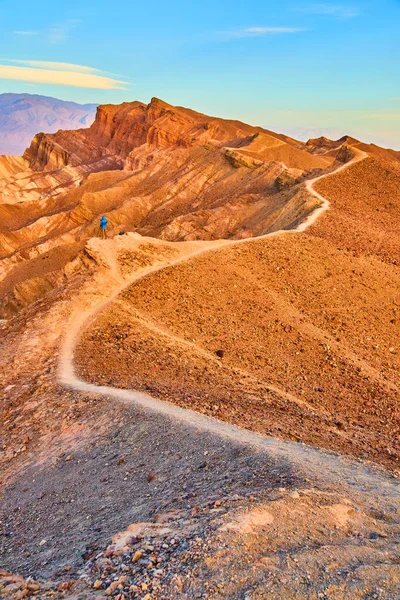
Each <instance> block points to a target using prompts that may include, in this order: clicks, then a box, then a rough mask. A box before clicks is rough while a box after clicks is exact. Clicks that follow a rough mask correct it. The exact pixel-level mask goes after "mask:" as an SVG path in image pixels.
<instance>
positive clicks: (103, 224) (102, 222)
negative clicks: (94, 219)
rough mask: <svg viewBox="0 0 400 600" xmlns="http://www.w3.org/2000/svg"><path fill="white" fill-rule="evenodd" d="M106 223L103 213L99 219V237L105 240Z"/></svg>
mask: <svg viewBox="0 0 400 600" xmlns="http://www.w3.org/2000/svg"><path fill="white" fill-rule="evenodd" d="M107 223H108V221H107V219H106V218H105V216H104V215H103V216H102V217H101V219H100V237H101V239H102V240H105V239H106V237H107V234H106V230H107Z"/></svg>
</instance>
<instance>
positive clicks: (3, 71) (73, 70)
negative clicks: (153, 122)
mask: <svg viewBox="0 0 400 600" xmlns="http://www.w3.org/2000/svg"><path fill="white" fill-rule="evenodd" d="M9 62H13V63H19V64H23V65H25V66H15V65H5V64H0V79H12V80H14V81H24V82H26V83H28V84H32V83H39V84H50V85H63V86H73V87H81V88H92V89H99V90H125V89H127V87H126V86H127V83H126V82H125V81H121V80H119V79H114V78H112V77H107V76H106V75H105V74H104V73H103V72H102V71H100V70H98V69H93V68H92V67H85V66H81V65H74V64H70V63H57V62H47V61H32V60H26V61H9Z"/></svg>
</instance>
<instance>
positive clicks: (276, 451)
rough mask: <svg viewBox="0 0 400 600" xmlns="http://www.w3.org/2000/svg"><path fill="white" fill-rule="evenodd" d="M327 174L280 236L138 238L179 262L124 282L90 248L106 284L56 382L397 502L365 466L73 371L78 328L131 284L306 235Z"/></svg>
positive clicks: (105, 253) (387, 483) (74, 323)
mask: <svg viewBox="0 0 400 600" xmlns="http://www.w3.org/2000/svg"><path fill="white" fill-rule="evenodd" d="M367 156H368V155H367V154H366V153H364V152H359V151H358V152H357V156H356V157H355V158H354V159H353V160H352V161H350V162H349V163H347V164H345V165H343V166H342V167H340V168H339V169H337V170H336V171H334V173H338V172H340V171H342V170H345V169H347V168H349V166H351V165H353V164H355V163H356V162H359V161H361V160H364V159H365V158H367ZM331 174H333V173H329V174H326V175H323V176H321V177H318V178H316V179H313V180H311V181H309V182H307V184H306V187H307V189H308V190H309V191H310V193H312V194H313V195H314V196H316V197H317V198H318V199H319V200H320V201H321V203H322V204H321V206H320V207H319V208H318V209H316V210H315V211H314V213H313V214H312V215H310V216H309V217H308V218H307V219H306V220H305V222H303V223H302V224H300V225H299V227H298V228H297V229H296V230H292V231H279V232H274V233H273V234H267V235H265V236H260V237H258V238H251V239H244V240H218V241H214V242H190V243H187V242H182V243H180V244H173V243H166V242H162V241H160V240H155V239H151V240H150V238H149V240H147V239H146V238H141V237H140V236H137V240H139V239H140V240H141V242H140V243H146V242H148V241H151V244H152V245H154V246H155V247H156V248H158V247H159V248H160V251H162V249H163V248H165V247H169V248H171V247H172V248H175V249H176V248H179V251H180V255H179V257H178V258H175V259H173V260H171V258H170V257H164V259H162V258H160V259H159V261H158V262H157V263H156V264H155V265H154V264H153V265H151V266H144V267H143V268H141V269H140V270H139V271H136V272H135V274H134V275H133V276H129V277H127V278H125V277H124V275H123V274H122V273H121V271H120V269H119V266H118V263H117V260H116V255H115V249H114V248H113V246H112V243H111V244H110V242H112V241H111V240H109V241H108V242H100V241H99V240H92V246H93V249H94V250H95V251H97V252H98V253H99V255H101V256H102V257H103V260H104V264H105V266H106V265H107V283H106V284H105V283H104V274H103V277H102V278H99V281H98V286H97V289H96V288H95V289H94V290H93V288H91V289H90V290H88V292H87V294H83V296H82V295H81V297H80V300H79V301H78V303H77V305H76V306H75V310H74V312H73V314H72V319H71V326H70V329H69V331H68V334H67V336H66V338H65V340H64V343H63V345H62V349H61V359H60V365H59V379H60V382H61V383H62V384H63V385H64V386H66V387H69V388H73V389H75V390H79V391H82V392H89V393H94V394H101V395H103V396H106V397H108V398H112V399H115V400H117V401H118V402H122V403H124V404H134V405H135V406H137V407H140V408H142V409H144V410H145V411H150V412H155V413H158V414H161V415H163V416H165V417H167V418H168V419H172V420H177V421H179V422H183V423H184V424H185V425H186V426H188V427H192V428H195V429H197V430H203V431H207V432H209V433H213V434H215V435H217V436H219V437H221V438H224V439H229V440H233V441H235V442H237V443H239V444H245V445H250V446H252V447H253V448H256V449H258V450H260V451H265V452H267V453H268V454H269V455H270V456H274V457H275V458H278V459H282V460H285V461H288V462H289V463H290V464H292V465H293V466H295V467H296V468H297V469H298V470H300V471H302V472H303V473H304V475H305V476H306V477H308V478H311V479H312V480H313V481H315V482H321V483H322V484H324V485H330V484H335V485H339V486H341V487H342V488H346V489H347V490H348V491H352V492H353V493H367V494H375V495H376V494H377V493H379V495H380V497H381V498H382V500H384V499H385V500H386V501H388V502H389V503H390V502H392V501H398V500H399V498H400V492H399V486H398V483H397V482H396V481H395V480H394V479H393V478H391V477H390V476H388V474H387V473H385V472H384V471H381V470H379V469H377V468H376V467H374V466H369V465H367V464H365V463H362V462H361V461H355V460H353V459H350V458H347V457H343V456H340V455H337V454H334V453H332V452H324V451H321V450H318V449H316V448H313V447H308V446H305V445H303V444H298V443H294V442H284V441H281V440H278V439H275V438H271V437H264V436H262V435H260V434H257V433H254V432H251V431H248V430H245V429H241V428H239V427H236V426H233V425H229V424H228V423H225V422H221V421H218V420H216V419H213V418H211V417H208V416H205V415H202V414H200V413H197V412H195V411H192V410H189V409H184V408H180V407H178V406H176V405H173V404H169V403H167V402H164V401H161V400H157V399H155V398H153V397H151V396H150V395H148V394H145V393H139V392H135V391H132V390H122V389H116V388H112V387H107V386H97V385H93V384H90V383H87V382H85V381H82V380H81V379H79V378H78V377H77V375H76V373H75V368H74V360H73V359H74V348H75V346H76V344H77V341H78V338H79V336H80V333H81V331H82V330H83V328H84V327H85V326H86V325H87V324H88V322H89V321H90V320H91V319H93V318H94V317H95V316H96V315H97V314H98V313H99V312H100V311H101V310H103V309H104V308H105V307H106V306H107V305H109V304H110V303H112V302H113V301H114V300H115V299H116V298H117V296H118V295H119V294H120V293H121V292H122V291H123V290H124V289H126V288H127V287H129V286H130V285H132V284H133V283H134V282H135V281H138V280H139V279H142V278H144V277H146V276H147V275H149V274H151V273H155V272H157V271H160V270H162V269H166V268H169V267H172V266H174V265H178V264H179V263H182V262H184V261H187V260H190V259H191V258H193V257H195V256H198V255H200V254H203V253H205V252H208V251H211V250H216V249H219V248H223V247H225V246H228V245H229V246H232V245H236V244H239V243H244V242H246V243H249V242H251V241H252V239H257V240H259V239H262V238H266V237H270V236H271V235H283V234H288V233H294V232H302V231H305V229H307V228H308V227H309V226H310V225H312V224H313V223H314V222H315V220H316V219H317V218H318V217H319V216H320V215H321V214H322V213H323V212H325V211H326V210H328V209H329V201H328V200H327V199H326V198H323V197H322V196H321V195H320V194H318V193H317V192H316V191H315V190H314V185H315V183H317V182H318V181H320V180H321V179H323V178H325V177H328V176H330V175H331Z"/></svg>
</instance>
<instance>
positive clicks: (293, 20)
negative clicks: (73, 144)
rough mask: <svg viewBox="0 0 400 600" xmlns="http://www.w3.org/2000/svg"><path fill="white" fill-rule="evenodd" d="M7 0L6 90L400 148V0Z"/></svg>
mask: <svg viewBox="0 0 400 600" xmlns="http://www.w3.org/2000/svg"><path fill="white" fill-rule="evenodd" d="M15 6H16V4H15V1H11V0H0V14H1V20H0V93H2V92H29V93H38V94H45V95H50V96H56V97H58V98H63V99H68V100H75V101H77V102H98V103H106V102H112V103H119V102H122V101H129V100H142V101H144V102H148V101H149V100H150V98H151V97H152V96H157V97H159V98H162V99H163V100H165V101H167V102H170V103H171V104H179V105H184V106H189V107H191V108H194V109H196V110H199V111H201V112H205V113H208V114H215V115H218V116H221V117H227V118H237V119H240V120H243V121H246V122H249V123H252V124H258V125H262V126H264V127H268V128H271V129H274V130H279V131H286V132H290V133H293V134H297V135H298V136H300V137H303V138H304V137H307V135H308V134H315V133H325V132H327V133H328V134H330V135H331V137H335V136H339V135H341V134H343V133H346V132H348V133H350V134H352V135H356V136H358V137H359V138H362V139H363V140H366V141H377V142H379V143H381V144H383V145H387V146H391V147H396V148H398V149H400V36H399V30H400V0H379V1H378V0H360V1H356V0H355V1H354V2H340V1H339V2H312V1H311V2H307V0H305V1H304V2H303V1H300V0H292V1H286V0H281V1H280V2H279V3H278V2H276V0H274V1H271V0H253V1H252V2H251V3H246V2H244V1H243V0H240V1H237V0H229V1H228V0H201V1H199V2H190V1H188V0H185V1H183V0H170V1H169V2H165V1H163V2H161V1H159V0H153V1H152V2H151V3H150V2H143V0H142V1H141V2H136V1H135V0H130V1H126V0H120V1H119V2H118V3H117V2H115V3H113V2H110V1H108V2H104V1H103V0H97V1H96V2H94V1H93V0H82V1H81V2H77V1H76V0H70V1H69V2H66V3H63V2H58V3H51V4H49V3H48V2H44V1H43V0H36V2H35V3H34V4H32V2H27V1H26V0H19V2H18V4H17V7H18V10H15Z"/></svg>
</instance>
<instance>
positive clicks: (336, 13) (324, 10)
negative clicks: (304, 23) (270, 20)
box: [296, 4, 361, 19]
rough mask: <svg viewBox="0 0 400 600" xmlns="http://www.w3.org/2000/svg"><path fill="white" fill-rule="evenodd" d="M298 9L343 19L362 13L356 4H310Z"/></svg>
mask: <svg viewBox="0 0 400 600" xmlns="http://www.w3.org/2000/svg"><path fill="white" fill-rule="evenodd" d="M296 10H300V11H301V12H306V13H310V14H312V15H327V16H332V17H338V18H342V19H349V18H352V17H358V16H359V15H360V14H361V13H360V9H359V8H357V7H356V6H345V5H343V4H310V5H309V6H304V7H303V8H298V9H296Z"/></svg>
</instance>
